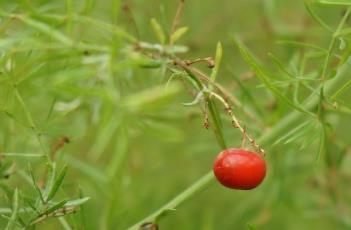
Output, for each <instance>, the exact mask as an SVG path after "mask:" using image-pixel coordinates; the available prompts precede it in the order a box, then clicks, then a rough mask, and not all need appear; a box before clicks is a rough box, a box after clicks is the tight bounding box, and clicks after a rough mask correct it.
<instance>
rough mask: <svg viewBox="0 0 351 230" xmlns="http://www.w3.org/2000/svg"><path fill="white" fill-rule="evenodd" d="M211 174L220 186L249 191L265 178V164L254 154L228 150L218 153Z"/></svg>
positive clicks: (245, 151) (242, 150) (232, 149)
mask: <svg viewBox="0 0 351 230" xmlns="http://www.w3.org/2000/svg"><path fill="white" fill-rule="evenodd" d="M213 172H214V174H215V176H216V178H217V180H218V181H219V182H220V183H221V184H222V185H224V186H226V187H228V188H233V189H242V190H249V189H253V188H255V187H257V186H258V185H259V184H260V183H261V182H262V181H263V179H264V177H265V176H266V163H265V161H264V160H263V158H262V157H261V156H260V155H258V154H256V153H254V152H250V151H247V150H244V149H235V148H230V149H226V150H223V151H222V152H221V153H219V155H218V156H217V158H216V160H215V162H214V165H213Z"/></svg>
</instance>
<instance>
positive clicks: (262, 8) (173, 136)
mask: <svg viewBox="0 0 351 230" xmlns="http://www.w3.org/2000/svg"><path fill="white" fill-rule="evenodd" d="M308 4H311V5H312V6H311V8H312V9H313V10H314V11H315V12H316V14H318V15H319V16H320V17H321V18H322V19H323V20H324V21H325V22H326V23H327V24H328V25H330V27H331V28H333V29H336V27H337V26H338V23H339V22H340V20H341V18H342V16H343V13H344V12H345V10H346V7H344V6H332V5H331V6H329V5H326V6H322V5H314V4H313V2H309V3H308ZM177 5H178V1H175V0H173V1H161V0H133V1H132V0H130V1H118V0H79V1H78V0H77V1H76V0H66V1H62V0H61V1H58V0H14V1H7V0H1V1H0V8H1V17H0V72H1V75H0V112H1V113H0V152H4V153H8V152H10V153H42V151H43V150H42V148H41V147H40V145H39V144H38V140H37V137H36V135H35V132H36V131H34V132H33V129H32V128H31V124H30V123H29V122H28V116H27V114H26V111H25V109H24V107H23V106H22V105H21V103H20V102H19V101H18V97H17V96H16V93H15V92H16V90H15V88H17V89H18V92H19V94H20V95H21V97H22V98H23V101H24V103H25V105H26V108H27V112H29V113H30V114H31V117H32V118H33V122H34V124H35V126H36V130H37V131H38V132H39V133H40V134H41V136H40V138H42V141H43V145H44V148H46V149H51V148H52V146H54V145H55V144H57V142H58V140H60V138H61V137H63V136H67V137H68V138H69V139H70V143H69V144H66V145H65V146H64V147H63V148H62V149H60V150H59V151H58V152H57V162H58V164H59V165H60V166H62V165H64V164H65V163H67V165H68V171H67V176H66V178H65V180H64V182H63V186H62V188H61V189H60V191H59V197H61V198H64V197H70V198H78V197H79V196H80V195H79V194H80V193H82V194H83V195H84V196H88V197H90V198H91V199H90V200H89V201H88V202H87V203H85V204H84V205H83V206H82V208H81V211H80V212H77V213H76V214H72V215H67V216H66V217H65V218H66V221H67V222H68V223H69V224H70V225H71V226H72V227H75V228H76V229H126V228H127V227H129V226H131V225H133V224H134V223H136V222H138V221H139V220H140V219H143V218H144V217H146V216H147V215H149V214H150V213H151V212H153V211H154V210H156V209H158V208H159V207H160V206H162V205H163V204H164V203H166V202H167V201H169V200H170V199H172V198H173V197H174V196H176V195H177V194H179V193H180V192H181V191H182V190H184V189H185V188H187V187H188V186H190V185H191V184H192V183H194V182H195V181H196V180H197V179H198V178H200V177H201V176H202V175H204V174H205V173H206V172H208V171H209V170H211V168H212V163H213V159H214V158H215V156H216V155H217V154H218V153H219V152H220V151H221V148H220V147H219V145H218V143H217V141H216V139H215V137H214V135H213V133H212V131H211V129H209V130H206V129H204V128H203V125H202V123H203V114H202V112H201V110H200V109H199V107H198V106H192V107H185V106H183V105H182V103H183V102H190V101H192V100H193V96H192V95H190V94H189V93H188V92H187V91H186V90H185V89H184V87H182V85H181V84H177V81H175V80H174V81H172V82H171V83H170V85H169V86H168V88H167V90H166V91H164V88H165V85H166V82H167V81H168V79H169V77H170V74H169V73H168V72H166V74H163V73H162V70H160V69H145V68H141V67H139V66H138V63H136V62H135V60H134V59H133V58H132V57H131V50H132V46H133V44H132V43H130V42H128V41H126V40H125V39H124V38H123V36H121V35H120V34H119V33H118V32H116V31H117V29H116V28H118V29H122V30H124V31H126V32H128V33H130V34H131V35H133V36H134V37H136V38H138V40H141V41H148V42H151V43H154V42H157V39H156V36H155V35H154V33H153V31H152V28H151V26H150V19H151V18H156V19H157V20H158V21H159V22H160V24H161V25H162V26H163V28H164V29H165V31H167V32H169V30H170V28H171V25H172V20H173V17H174V15H175V12H176V9H177ZM6 13H13V14H16V15H20V17H21V16H23V18H27V19H28V18H30V19H31V20H32V21H28V20H27V21H26V19H24V20H22V19H21V18H18V17H17V18H16V17H15V16H13V15H12V17H11V16H10V15H8V14H6ZM75 15H81V16H84V18H83V17H81V18H79V19H77V20H76V19H75V18H78V17H76V16H75ZM36 23H37V24H36ZM350 23H351V22H350V21H349V20H347V22H346V24H345V28H347V27H348V26H349V25H350ZM180 25H181V26H187V27H189V31H188V32H187V34H186V35H184V37H183V38H181V40H180V43H181V44H183V45H186V46H188V47H189V52H187V53H185V54H181V55H180V57H181V58H184V59H196V58H202V57H208V56H213V55H214V53H215V47H216V44H217V42H218V41H221V42H222V44H223V61H222V64H221V68H220V71H219V75H218V77H217V81H218V82H219V83H220V84H221V85H223V86H224V87H225V88H226V89H227V90H228V91H229V92H230V93H231V94H233V95H235V96H236V97H237V98H238V99H239V100H240V102H241V103H242V105H243V107H244V108H245V109H247V110H248V111H249V112H250V114H252V116H253V117H254V119H252V118H250V117H248V116H247V114H245V113H243V111H242V109H238V108H235V107H234V108H233V110H234V112H235V114H236V115H237V116H238V117H239V119H240V120H241V121H242V122H243V124H245V126H246V127H247V130H248V132H249V133H250V134H252V135H253V136H254V137H256V138H258V137H260V136H261V135H263V134H264V133H265V132H268V131H269V130H270V129H272V127H274V125H275V124H276V123H278V122H279V121H280V120H281V119H283V118H284V117H286V116H287V115H288V114H289V113H291V111H292V110H293V109H292V108H290V107H289V106H288V105H286V103H284V102H281V101H279V100H277V98H276V97H275V96H274V95H273V94H272V93H271V92H270V91H269V90H268V89H267V88H266V87H265V86H264V85H263V84H262V83H261V82H260V81H259V80H258V79H257V78H255V77H254V76H253V75H252V74H251V72H250V68H249V65H247V64H246V63H245V62H244V61H243V59H242V57H241V56H240V53H239V51H238V49H237V48H236V47H235V44H234V42H233V37H234V36H239V37H240V38H241V40H242V41H243V42H244V43H245V45H247V47H249V49H250V50H251V51H252V52H253V53H254V54H255V55H256V56H257V57H258V58H259V59H260V60H261V62H262V63H263V65H264V66H265V68H267V69H268V71H269V72H270V73H272V75H273V76H274V77H275V78H274V80H275V81H276V85H277V86H279V87H280V89H281V90H282V92H283V93H284V94H287V95H293V93H294V90H293V88H294V87H295V85H294V83H291V82H289V81H284V80H285V79H286V78H284V77H282V75H284V73H282V71H281V70H279V68H277V66H276V65H275V64H274V61H272V59H271V58H269V56H268V55H267V53H272V54H274V55H275V56H276V57H277V58H278V59H279V60H280V62H281V63H282V65H284V66H286V67H287V68H288V69H289V70H291V71H292V72H293V73H298V72H299V71H300V64H301V60H302V58H303V57H305V56H304V55H305V54H306V53H308V52H309V51H310V49H309V47H307V48H306V47H305V46H300V45H296V44H287V43H279V42H277V41H283V40H284V41H287V40H289V41H299V42H306V43H310V44H313V45H315V46H320V47H323V48H324V49H327V48H328V44H329V42H330V40H331V39H332V33H331V32H329V31H327V30H326V29H324V28H323V27H321V26H320V25H319V24H318V23H317V22H316V21H314V20H313V18H312V17H311V15H309V14H308V11H307V10H306V8H305V6H304V2H303V1H294V0H284V1H278V0H246V1H244V0H242V1H232V0H222V1H199V0H187V1H186V3H185V8H184V12H183V16H182V18H181V22H180ZM61 35H63V36H61ZM345 37H346V38H345V39H343V40H340V41H339V40H338V41H337V42H338V43H337V46H338V47H337V48H336V51H335V54H333V55H332V58H331V63H334V62H336V61H335V60H334V59H337V58H338V57H340V56H341V55H342V53H344V51H345V50H342V49H339V46H341V45H342V44H341V43H346V47H347V48H346V51H345V53H347V50H349V46H348V41H349V40H348V39H347V36H345ZM70 41H74V42H86V44H89V46H88V45H87V46H84V47H83V46H78V45H77V46H73V47H72V46H70V45H69V43H70ZM311 55H312V56H313V54H311ZM316 56H317V58H312V59H311V60H309V61H308V62H307V64H306V67H305V70H306V73H308V74H310V75H308V74H306V77H307V76H312V77H315V78H316V75H318V73H320V68H321V66H322V65H323V60H324V59H323V57H319V56H318V54H316ZM335 65H336V64H335ZM335 65H334V64H331V66H332V67H331V68H330V72H332V71H333V68H334V67H335ZM199 68H200V69H202V70H203V71H204V72H207V73H208V72H209V70H208V69H206V67H202V66H201V65H199ZM328 71H329V69H328ZM279 80H281V81H280V82H279ZM239 83H240V84H239ZM305 83H306V84H308V85H309V86H310V87H311V88H316V86H318V84H319V82H318V81H307V80H306V81H305ZM274 84H275V83H274ZM309 94H310V92H309V91H308V90H307V89H304V88H303V87H301V90H300V94H299V95H298V96H297V98H298V100H300V101H303V100H304V99H305V98H306V97H307V96H308V95H309ZM350 96H351V93H350V90H344V91H343V93H342V94H340V95H339V96H338V99H337V102H338V103H339V104H340V105H343V107H342V108H343V109H333V108H331V107H330V106H329V107H328V106H327V107H326V111H327V112H326V114H325V119H326V120H327V123H328V124H329V126H330V127H331V128H330V131H329V132H328V136H327V138H326V139H327V141H326V144H325V145H324V146H322V148H324V149H325V151H324V152H325V153H326V154H322V160H321V161H319V162H316V156H317V153H318V151H319V150H318V149H320V148H321V147H320V139H319V138H320V136H321V135H320V127H319V126H318V121H317V120H312V121H311V120H309V118H308V117H307V116H305V117H303V118H301V121H300V122H299V124H297V125H296V126H299V127H300V128H298V129H297V130H292V133H284V134H282V136H281V139H279V140H276V142H272V143H270V144H268V145H265V146H263V147H264V148H265V149H266V151H267V157H266V160H267V163H268V175H267V177H266V179H265V181H264V183H263V184H262V185H261V186H260V187H258V188H257V189H254V190H252V191H235V190H229V189H226V188H224V187H222V186H220V185H219V183H217V182H214V183H212V184H211V186H210V187H209V188H208V189H206V190H205V191H203V192H201V193H199V194H198V195H196V196H195V197H193V198H192V199H190V200H189V201H186V202H185V203H184V204H182V205H181V206H180V207H179V208H177V210H176V211H174V212H171V213H170V214H169V215H168V216H167V217H165V218H163V219H161V220H160V223H159V226H160V229H204V230H210V229H282V228H283V229H350V228H351V212H350V208H351V207H350V204H351V196H350V194H351V187H350V183H349V182H350V179H351V171H350V164H351V155H350V141H351V139H350V129H351V119H350V111H351V110H350V108H351V104H350V100H349V98H350ZM218 107H219V108H221V107H220V106H218ZM220 111H224V110H222V109H221V110H220ZM222 118H223V119H222V120H223V131H224V136H225V140H226V142H227V145H228V146H230V147H238V146H240V144H241V134H240V132H239V131H238V130H236V129H234V128H232V127H231V123H230V121H229V119H228V118H227V116H226V115H225V113H224V112H223V113H222ZM301 125H302V126H301ZM328 154H329V155H328ZM328 156H332V157H331V158H332V160H330V159H329V158H328ZM335 156H336V158H337V159H338V160H336V161H338V163H335V164H331V163H330V161H332V162H334V160H333V159H335ZM340 156H341V157H340ZM328 159H329V161H328ZM340 159H341V160H340ZM3 162H11V164H12V166H11V167H10V168H9V169H8V171H10V173H11V175H10V177H9V178H7V179H5V178H4V179H2V181H1V183H2V187H5V185H6V186H9V187H10V188H15V187H17V188H18V189H19V191H20V194H21V195H22V196H35V190H34V189H33V186H31V185H30V183H28V175H27V166H28V164H31V165H32V167H33V169H34V174H35V175H36V177H37V178H41V175H43V172H44V170H45V159H42V158H25V157H6V158H5V159H4V160H3ZM2 165H4V164H2ZM2 171H3V170H2ZM0 194H1V200H0V203H1V206H2V207H4V208H6V207H10V206H11V201H10V200H9V199H8V198H7V197H6V196H5V193H0ZM57 199H58V200H60V198H57ZM20 206H21V207H25V206H26V204H25V203H24V202H22V201H20ZM0 211H1V210H0ZM24 218H25V217H24ZM7 221H8V219H7V218H1V219H0V226H6V223H7ZM63 228H66V229H67V228H68V226H64V225H62V222H61V224H60V222H59V221H58V220H57V219H56V218H48V219H47V221H44V222H43V223H41V224H38V226H37V229H63ZM68 229H69V228H68Z"/></svg>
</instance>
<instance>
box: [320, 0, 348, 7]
mask: <svg viewBox="0 0 351 230" xmlns="http://www.w3.org/2000/svg"><path fill="white" fill-rule="evenodd" d="M317 3H318V4H322V5H336V6H351V1H350V0H318V1H317Z"/></svg>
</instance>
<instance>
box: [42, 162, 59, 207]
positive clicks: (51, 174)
mask: <svg viewBox="0 0 351 230" xmlns="http://www.w3.org/2000/svg"><path fill="white" fill-rule="evenodd" d="M55 177H56V163H55V162H53V163H49V165H48V177H47V178H48V179H47V181H46V186H45V190H44V192H43V197H44V200H45V201H48V197H49V193H50V191H51V190H52V187H53V185H54V182H55Z"/></svg>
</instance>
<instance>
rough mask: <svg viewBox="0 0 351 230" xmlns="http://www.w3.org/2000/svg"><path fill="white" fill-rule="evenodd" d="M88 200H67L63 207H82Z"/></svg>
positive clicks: (84, 198)
mask: <svg viewBox="0 0 351 230" xmlns="http://www.w3.org/2000/svg"><path fill="white" fill-rule="evenodd" d="M88 200H90V197H83V198H80V199H76V200H69V201H67V203H66V204H65V206H78V205H82V204H84V203H85V202H87V201H88Z"/></svg>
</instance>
